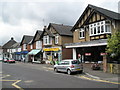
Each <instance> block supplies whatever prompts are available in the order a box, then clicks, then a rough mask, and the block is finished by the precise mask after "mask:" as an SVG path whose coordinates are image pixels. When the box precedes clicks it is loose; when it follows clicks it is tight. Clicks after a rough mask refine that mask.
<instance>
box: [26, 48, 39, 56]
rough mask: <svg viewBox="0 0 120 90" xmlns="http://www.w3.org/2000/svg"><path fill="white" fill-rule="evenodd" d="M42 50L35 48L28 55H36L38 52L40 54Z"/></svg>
mask: <svg viewBox="0 0 120 90" xmlns="http://www.w3.org/2000/svg"><path fill="white" fill-rule="evenodd" d="M40 51H41V50H36V49H34V50H31V51H30V52H29V53H28V55H36V54H38V53H39V52H40Z"/></svg>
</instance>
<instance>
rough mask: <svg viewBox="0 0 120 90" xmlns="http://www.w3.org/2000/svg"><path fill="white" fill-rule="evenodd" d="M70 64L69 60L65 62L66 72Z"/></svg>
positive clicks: (64, 68)
mask: <svg viewBox="0 0 120 90" xmlns="http://www.w3.org/2000/svg"><path fill="white" fill-rule="evenodd" d="M69 66H70V62H69V61H65V62H64V66H63V70H64V72H67V69H68V67H69Z"/></svg>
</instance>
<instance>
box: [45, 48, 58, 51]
mask: <svg viewBox="0 0 120 90" xmlns="http://www.w3.org/2000/svg"><path fill="white" fill-rule="evenodd" d="M43 50H44V51H59V50H60V49H59V48H44V49H43Z"/></svg>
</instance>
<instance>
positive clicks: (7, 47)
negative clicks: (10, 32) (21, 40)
mask: <svg viewBox="0 0 120 90" xmlns="http://www.w3.org/2000/svg"><path fill="white" fill-rule="evenodd" d="M15 43H16V41H15V40H14V39H13V38H11V40H9V41H8V42H7V43H5V44H4V45H3V47H2V48H3V49H9V48H11V46H12V45H13V44H15Z"/></svg>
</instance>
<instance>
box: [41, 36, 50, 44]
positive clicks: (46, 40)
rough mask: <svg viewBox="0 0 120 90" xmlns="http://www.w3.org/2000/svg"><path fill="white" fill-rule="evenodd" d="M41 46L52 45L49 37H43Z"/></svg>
mask: <svg viewBox="0 0 120 90" xmlns="http://www.w3.org/2000/svg"><path fill="white" fill-rule="evenodd" d="M43 44H44V45H51V44H52V38H51V37H50V36H48V35H47V36H44V37H43Z"/></svg>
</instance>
